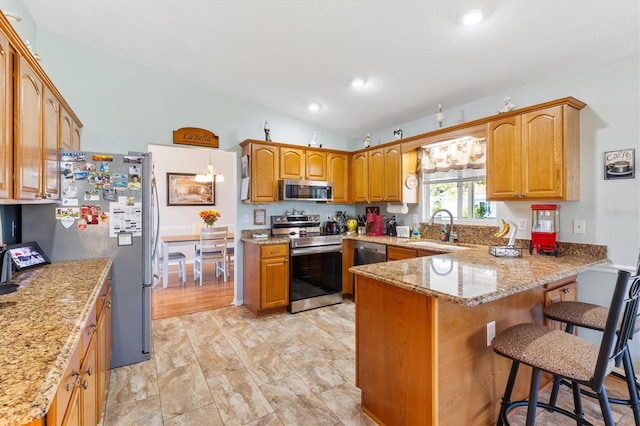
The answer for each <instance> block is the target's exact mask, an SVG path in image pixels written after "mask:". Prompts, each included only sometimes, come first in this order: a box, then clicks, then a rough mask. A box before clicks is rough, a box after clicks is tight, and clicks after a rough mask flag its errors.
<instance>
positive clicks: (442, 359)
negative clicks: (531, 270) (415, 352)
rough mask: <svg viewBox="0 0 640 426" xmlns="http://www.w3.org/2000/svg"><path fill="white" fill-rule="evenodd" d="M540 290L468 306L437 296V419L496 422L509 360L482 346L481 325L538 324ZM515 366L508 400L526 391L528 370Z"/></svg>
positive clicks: (498, 329) (483, 328)
mask: <svg viewBox="0 0 640 426" xmlns="http://www.w3.org/2000/svg"><path fill="white" fill-rule="evenodd" d="M544 292H545V289H544V288H543V287H539V288H535V289H532V290H529V291H526V292H523V293H518V294H515V295H512V296H509V297H506V298H504V299H499V300H496V301H493V302H489V303H485V304H482V305H479V306H473V307H467V306H462V305H458V304H455V303H451V302H447V301H444V300H439V301H438V315H437V317H438V324H439V327H438V348H437V353H438V377H439V380H438V396H439V401H438V405H439V410H438V412H439V419H440V421H439V422H438V424H440V425H448V424H449V425H454V424H487V425H488V424H495V423H496V421H497V419H498V413H499V411H500V401H501V398H502V395H503V393H504V387H505V386H506V384H507V379H508V377H509V371H510V369H511V362H510V360H508V359H507V358H504V357H501V356H499V355H497V354H495V353H494V352H493V348H492V347H490V346H487V341H486V335H487V331H486V328H487V327H486V324H487V323H488V322H491V321H495V322H496V333H499V332H501V331H502V330H504V329H506V328H507V327H510V326H512V325H515V324H519V323H524V322H533V323H538V324H540V323H542V302H543V300H544ZM520 368H521V374H519V375H518V379H517V381H516V385H515V388H514V393H513V398H512V400H517V399H526V398H527V397H528V394H529V384H530V381H529V378H530V372H531V369H530V368H529V367H526V366H521V367H520ZM547 380H548V379H547ZM452 383H454V384H455V386H451V384H452Z"/></svg>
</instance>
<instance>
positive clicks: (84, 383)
mask: <svg viewBox="0 0 640 426" xmlns="http://www.w3.org/2000/svg"><path fill="white" fill-rule="evenodd" d="M80 387H81V388H82V389H87V388H88V387H89V381H88V380H85V381H84V382H82V384H81V385H80Z"/></svg>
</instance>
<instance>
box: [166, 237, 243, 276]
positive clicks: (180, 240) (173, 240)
mask: <svg viewBox="0 0 640 426" xmlns="http://www.w3.org/2000/svg"><path fill="white" fill-rule="evenodd" d="M234 239H235V234H234V233H233V232H229V233H227V241H228V243H227V246H228V245H229V244H233V242H234ZM159 242H160V244H161V245H162V287H163V288H166V287H167V283H168V279H169V256H168V253H170V249H171V247H172V246H179V245H185V244H187V243H199V242H200V234H199V233H198V234H184V235H160V241H159ZM154 263H155V270H156V271H157V270H158V266H159V256H156V258H155V259H154Z"/></svg>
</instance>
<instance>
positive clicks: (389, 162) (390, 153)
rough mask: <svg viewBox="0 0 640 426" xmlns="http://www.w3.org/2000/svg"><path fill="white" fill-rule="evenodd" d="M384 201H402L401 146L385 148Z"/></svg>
mask: <svg viewBox="0 0 640 426" xmlns="http://www.w3.org/2000/svg"><path fill="white" fill-rule="evenodd" d="M382 170H383V173H382V176H383V178H384V191H383V192H384V201H387V202H390V201H402V153H401V150H400V145H393V146H388V147H386V148H384V166H383V169H382Z"/></svg>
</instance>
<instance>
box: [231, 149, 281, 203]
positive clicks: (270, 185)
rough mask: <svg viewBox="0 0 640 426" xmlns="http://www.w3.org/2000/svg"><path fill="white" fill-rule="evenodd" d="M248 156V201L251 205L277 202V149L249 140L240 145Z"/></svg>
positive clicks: (243, 152) (243, 153)
mask: <svg viewBox="0 0 640 426" xmlns="http://www.w3.org/2000/svg"><path fill="white" fill-rule="evenodd" d="M240 145H241V146H242V155H243V156H244V155H248V156H249V186H250V188H249V194H248V195H249V199H248V200H246V201H250V202H253V203H275V202H276V201H278V176H279V173H278V170H279V165H280V162H279V158H278V147H277V146H272V145H265V144H261V143H259V142H251V141H249V140H246V141H244V142H243V143H241V144H240Z"/></svg>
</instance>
